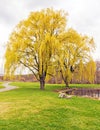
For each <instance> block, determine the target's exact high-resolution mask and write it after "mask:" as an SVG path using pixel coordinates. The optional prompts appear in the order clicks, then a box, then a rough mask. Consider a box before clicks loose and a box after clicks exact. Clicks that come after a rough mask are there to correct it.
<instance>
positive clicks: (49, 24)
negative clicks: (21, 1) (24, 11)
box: [5, 9, 94, 89]
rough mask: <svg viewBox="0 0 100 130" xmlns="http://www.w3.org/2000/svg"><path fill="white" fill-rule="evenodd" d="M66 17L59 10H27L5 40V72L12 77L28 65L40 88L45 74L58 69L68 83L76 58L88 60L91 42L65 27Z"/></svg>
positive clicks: (75, 65)
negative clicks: (23, 18)
mask: <svg viewBox="0 0 100 130" xmlns="http://www.w3.org/2000/svg"><path fill="white" fill-rule="evenodd" d="M66 16H67V13H65V12H64V11H62V10H59V11H54V10H53V9H44V10H41V11H36V12H31V13H30V15H29V17H28V18H27V19H25V20H23V21H21V22H19V24H18V25H17V26H16V27H15V29H14V31H13V32H12V34H11V35H10V38H9V41H8V43H7V49H6V54H5V75H6V76H12V75H14V74H15V72H16V70H17V69H20V70H22V68H28V69H29V71H31V72H32V73H33V74H34V75H35V77H36V78H37V80H38V81H40V88H41V89H44V85H45V78H46V76H47V75H52V70H53V69H55V70H57V68H58V71H59V72H60V73H61V75H62V78H63V80H64V82H65V83H66V85H68V83H69V82H70V80H71V77H72V73H73V72H74V69H75V68H77V66H78V64H79V63H80V61H82V62H84V63H85V62H87V61H89V60H90V59H91V56H90V52H91V49H93V48H94V42H93V39H91V38H89V37H87V36H82V35H81V34H78V33H77V32H76V31H75V30H73V29H68V27H66V24H67V18H66ZM56 67H57V68H56Z"/></svg>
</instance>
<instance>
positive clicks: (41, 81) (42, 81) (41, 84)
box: [40, 77, 45, 90]
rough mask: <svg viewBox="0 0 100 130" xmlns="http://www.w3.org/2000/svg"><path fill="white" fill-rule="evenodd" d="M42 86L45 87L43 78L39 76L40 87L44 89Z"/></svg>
mask: <svg viewBox="0 0 100 130" xmlns="http://www.w3.org/2000/svg"><path fill="white" fill-rule="evenodd" d="M44 87H45V78H44V77H41V78H40V89H41V90H44Z"/></svg>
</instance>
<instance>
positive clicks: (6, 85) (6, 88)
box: [0, 82, 18, 92]
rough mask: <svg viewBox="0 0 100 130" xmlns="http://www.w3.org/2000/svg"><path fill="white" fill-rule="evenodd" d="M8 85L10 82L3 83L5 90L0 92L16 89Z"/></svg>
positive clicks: (2, 89)
mask: <svg viewBox="0 0 100 130" xmlns="http://www.w3.org/2000/svg"><path fill="white" fill-rule="evenodd" d="M10 83H11V82H5V83H3V84H2V86H4V87H5V88H1V89H0V92H5V91H9V90H13V89H16V88H18V87H16V86H12V85H9V84H10Z"/></svg>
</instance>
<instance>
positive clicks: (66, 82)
mask: <svg viewBox="0 0 100 130" xmlns="http://www.w3.org/2000/svg"><path fill="white" fill-rule="evenodd" d="M64 82H65V84H66V88H69V83H68V81H67V80H64Z"/></svg>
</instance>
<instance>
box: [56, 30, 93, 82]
mask: <svg viewBox="0 0 100 130" xmlns="http://www.w3.org/2000/svg"><path fill="white" fill-rule="evenodd" d="M59 39H60V41H61V43H62V47H61V48H60V49H59V53H58V66H59V69H60V71H61V73H62V78H63V80H64V81H65V83H69V82H70V81H71V79H72V76H73V73H74V71H75V69H77V71H78V72H79V73H80V76H79V77H78V78H79V80H81V77H82V75H83V70H84V67H83V65H84V63H85V64H86V63H87V62H89V61H90V59H92V57H91V51H92V50H94V49H95V46H94V41H93V38H89V37H88V36H82V35H81V34H78V33H77V32H76V31H75V30H73V29H69V30H68V31H67V32H64V33H63V34H62V35H60V37H59ZM93 67H94V66H93ZM94 68H95V67H94ZM78 69H79V70H78ZM94 70H95V69H94ZM93 74H94V73H93ZM88 76H90V80H93V76H92V75H90V74H89V73H88Z"/></svg>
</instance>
